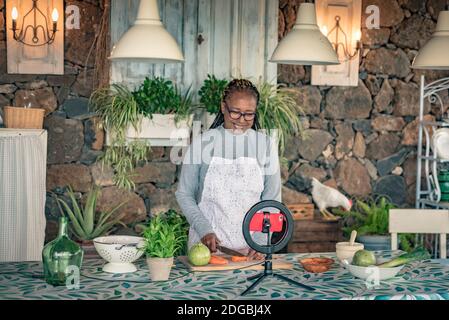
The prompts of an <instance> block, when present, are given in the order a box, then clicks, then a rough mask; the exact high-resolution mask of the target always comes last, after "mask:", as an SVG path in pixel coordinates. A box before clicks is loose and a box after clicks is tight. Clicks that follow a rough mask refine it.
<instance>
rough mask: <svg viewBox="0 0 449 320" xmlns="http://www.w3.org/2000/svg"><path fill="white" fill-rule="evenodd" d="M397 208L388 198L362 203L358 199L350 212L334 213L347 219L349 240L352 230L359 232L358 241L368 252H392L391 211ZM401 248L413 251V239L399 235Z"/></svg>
mask: <svg viewBox="0 0 449 320" xmlns="http://www.w3.org/2000/svg"><path fill="white" fill-rule="evenodd" d="M395 208H397V206H396V205H394V204H393V203H392V202H390V201H389V200H388V199H387V198H386V197H379V198H377V199H369V200H367V201H362V200H360V199H357V200H356V201H355V205H354V206H353V208H352V209H351V210H350V211H342V210H339V209H336V210H335V211H334V212H335V213H336V214H338V215H341V216H342V217H343V218H345V224H346V226H345V227H344V228H343V232H344V235H345V236H346V237H347V238H349V235H350V233H351V231H352V230H356V231H357V241H358V242H360V243H363V244H364V246H365V249H367V250H390V249H391V236H390V234H389V230H388V225H389V211H390V209H395ZM399 242H400V247H401V248H402V249H403V250H405V251H410V250H412V246H413V245H412V237H411V235H409V234H401V235H399Z"/></svg>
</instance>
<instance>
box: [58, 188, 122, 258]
mask: <svg viewBox="0 0 449 320" xmlns="http://www.w3.org/2000/svg"><path fill="white" fill-rule="evenodd" d="M99 191H100V189H99V188H98V187H96V186H94V187H92V188H91V190H90V191H89V192H88V193H87V196H86V203H85V205H84V206H81V205H80V203H79V202H78V200H77V199H76V196H75V193H74V192H73V190H72V188H70V187H69V188H68V191H67V196H68V197H69V199H70V201H69V202H67V201H65V200H64V199H62V198H61V197H58V196H56V195H55V197H56V201H57V203H58V207H59V210H60V211H61V214H62V215H63V216H66V217H67V218H68V220H69V222H70V224H69V225H70V231H71V232H72V234H73V235H74V236H75V238H76V239H77V240H78V241H79V242H80V243H81V245H82V247H83V248H84V249H85V250H86V251H89V252H94V251H95V250H94V247H93V243H92V240H93V239H95V238H96V237H100V236H103V235H106V234H108V232H110V231H111V229H112V228H113V227H114V226H115V225H117V224H122V225H123V223H122V222H121V221H120V219H118V218H115V217H113V214H114V213H115V212H116V211H117V209H119V208H120V207H121V206H122V205H123V204H124V203H121V204H119V205H118V206H116V207H115V208H113V209H112V210H110V211H103V212H97V210H96V208H97V198H98V194H99Z"/></svg>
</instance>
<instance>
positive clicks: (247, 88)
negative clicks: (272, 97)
mask: <svg viewBox="0 0 449 320" xmlns="http://www.w3.org/2000/svg"><path fill="white" fill-rule="evenodd" d="M236 92H246V93H248V94H250V95H251V96H253V97H254V98H255V99H256V106H257V105H259V91H258V90H257V88H256V86H255V85H254V84H253V83H252V82H251V81H249V80H246V79H233V80H232V81H231V82H229V83H228V85H227V86H226V88H225V90H224V91H223V97H222V99H221V100H222V101H223V102H226V101H227V100H228V99H229V97H230V96H231V95H233V94H234V93H236ZM223 123H224V114H223V113H222V112H221V111H220V112H219V113H218V114H217V116H216V117H215V120H214V122H213V123H212V125H211V126H210V128H209V129H215V128H218V127H219V126H221V125H222V124H223ZM259 128H260V125H259V121H258V120H257V114H256V116H255V118H254V123H253V126H252V129H254V130H258V129H259Z"/></svg>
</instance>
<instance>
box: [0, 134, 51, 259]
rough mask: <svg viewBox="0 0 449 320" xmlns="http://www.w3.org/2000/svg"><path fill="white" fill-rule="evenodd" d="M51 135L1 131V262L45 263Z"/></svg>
mask: <svg viewBox="0 0 449 320" xmlns="http://www.w3.org/2000/svg"><path fill="white" fill-rule="evenodd" d="M46 161H47V131H45V130H34V129H23V130H22V129H21V130H18V129H0V262H5V261H41V260H42V257H41V254H42V249H43V246H44V240H45V223H46V220H45V195H46V193H45V191H46V188H45V183H46Z"/></svg>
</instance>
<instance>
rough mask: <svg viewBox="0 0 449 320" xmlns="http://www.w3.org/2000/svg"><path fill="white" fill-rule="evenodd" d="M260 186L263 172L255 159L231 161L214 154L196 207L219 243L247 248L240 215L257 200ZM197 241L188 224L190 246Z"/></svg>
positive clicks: (193, 231) (262, 184) (261, 187)
mask: <svg viewBox="0 0 449 320" xmlns="http://www.w3.org/2000/svg"><path fill="white" fill-rule="evenodd" d="M263 189H264V182H263V174H262V170H261V168H260V167H259V165H258V163H257V160H256V159H254V158H248V157H240V158H237V159H235V160H232V159H225V158H222V157H216V156H215V154H214V156H213V157H212V159H211V162H210V165H209V168H208V170H207V173H206V176H205V179H204V187H203V193H202V197H201V202H200V203H199V204H198V206H199V208H200V210H201V212H202V213H203V215H204V216H205V217H206V219H207V220H208V221H209V223H210V224H211V226H212V228H213V231H214V233H215V234H216V235H217V238H218V239H219V240H220V241H221V245H223V246H225V247H228V248H232V249H235V250H242V249H247V248H248V245H247V244H246V241H245V239H244V238H243V233H242V224H243V218H244V217H245V214H246V213H247V212H248V210H249V209H250V208H251V207H252V206H253V205H254V204H256V203H257V202H259V201H260V197H261V194H262V192H263ZM200 241H201V239H200V237H199V236H198V234H197V233H196V231H195V230H194V229H193V227H191V228H190V232H189V247H190V246H192V245H193V244H195V243H198V242H200Z"/></svg>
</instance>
